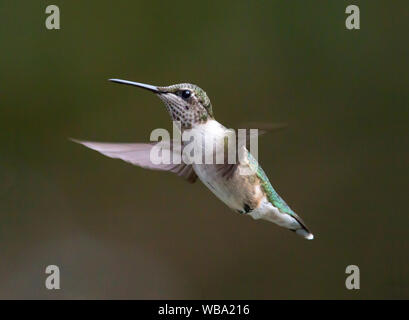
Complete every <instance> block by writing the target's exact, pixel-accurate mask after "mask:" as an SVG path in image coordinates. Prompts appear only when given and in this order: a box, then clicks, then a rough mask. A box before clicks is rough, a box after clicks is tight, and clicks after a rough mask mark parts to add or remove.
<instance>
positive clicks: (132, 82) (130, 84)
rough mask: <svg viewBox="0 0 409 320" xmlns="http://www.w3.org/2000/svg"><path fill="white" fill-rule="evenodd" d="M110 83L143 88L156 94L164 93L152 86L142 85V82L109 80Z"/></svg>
mask: <svg viewBox="0 0 409 320" xmlns="http://www.w3.org/2000/svg"><path fill="white" fill-rule="evenodd" d="M109 81H112V82H116V83H122V84H127V85H129V86H135V87H139V88H143V89H146V90H149V91H152V92H154V93H163V92H162V91H160V90H159V89H158V87H155V86H152V85H150V84H144V83H140V82H134V81H128V80H121V79H109Z"/></svg>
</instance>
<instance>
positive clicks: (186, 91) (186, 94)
mask: <svg viewBox="0 0 409 320" xmlns="http://www.w3.org/2000/svg"><path fill="white" fill-rule="evenodd" d="M181 95H182V98H183V99H187V98H189V97H190V96H191V95H192V93H191V92H190V90H183V91H182V93H181Z"/></svg>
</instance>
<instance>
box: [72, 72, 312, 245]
mask: <svg viewBox="0 0 409 320" xmlns="http://www.w3.org/2000/svg"><path fill="white" fill-rule="evenodd" d="M109 81H112V82H115V83H120V84H125V85H130V86H135V87H138V88H142V89H145V90H148V91H151V92H152V93H154V94H155V95H156V96H158V97H159V99H160V100H162V102H163V103H164V105H165V107H166V109H167V111H168V112H169V114H170V117H171V119H172V120H173V121H175V122H177V123H178V124H179V129H180V132H188V133H192V134H194V135H196V136H201V137H206V139H210V140H212V141H216V142H220V141H221V140H223V139H225V136H226V134H227V132H228V131H229V129H228V128H227V127H225V126H224V125H222V124H221V123H219V122H218V121H217V120H216V119H215V117H214V114H213V108H212V104H211V102H210V99H209V97H208V96H207V94H206V92H205V91H204V90H202V89H201V88H199V87H198V86H197V85H194V84H190V83H180V84H174V85H170V86H164V87H161V86H154V85H149V84H144V83H139V82H133V81H128V80H121V79H109ZM72 140H73V141H74V142H77V143H80V144H82V145H84V146H85V147H88V148H90V149H93V150H95V151H98V152H100V153H101V154H103V155H105V156H108V157H110V158H117V159H122V160H124V161H126V162H128V163H131V164H133V165H137V166H139V167H142V168H146V169H151V170H160V171H168V172H173V173H175V174H177V175H178V176H180V177H182V178H184V179H185V180H186V181H188V182H190V183H194V182H196V181H197V179H198V178H199V180H200V181H201V182H202V183H203V184H204V185H205V186H206V187H207V188H208V189H210V191H211V192H212V193H213V194H214V195H216V197H217V198H219V199H220V200H221V201H222V202H224V203H225V204H226V205H227V206H228V207H229V208H231V209H233V210H234V211H236V212H238V213H240V214H244V215H248V216H250V217H252V218H253V219H263V220H267V221H269V222H273V223H275V224H277V225H278V226H281V227H284V228H287V229H289V230H291V231H293V232H295V233H296V234H298V235H300V236H301V237H303V238H305V239H308V240H312V239H314V236H313V234H312V233H311V231H310V230H309V228H308V227H307V225H306V224H305V223H304V221H303V220H302V219H301V218H300V217H299V216H298V215H297V214H296V213H295V212H294V211H293V210H292V209H291V208H290V207H289V206H288V205H287V203H286V202H285V201H284V200H283V199H282V198H281V197H280V196H279V195H278V193H277V192H276V191H275V190H274V188H273V187H272V185H271V183H270V181H269V179H268V177H267V175H266V174H265V172H264V171H263V169H262V168H261V167H260V166H259V164H258V161H257V160H256V159H255V157H254V156H253V155H252V154H251V153H250V152H249V151H248V150H247V148H246V145H244V146H242V149H243V150H244V155H245V157H244V158H245V159H244V161H241V162H237V163H234V164H228V163H226V164H225V163H222V164H207V163H194V162H193V163H190V164H189V163H184V162H182V163H180V164H162V163H160V164H155V163H153V162H152V161H151V159H150V154H151V150H152V148H153V147H154V145H155V144H154V143H105V142H93V141H82V140H75V139H72ZM224 142H225V141H223V142H222V143H224ZM183 145H184V142H182V148H183ZM243 150H242V151H243ZM248 167H252V168H256V169H255V170H253V171H252V172H251V173H250V174H245V175H243V174H241V173H240V170H238V169H246V168H248Z"/></svg>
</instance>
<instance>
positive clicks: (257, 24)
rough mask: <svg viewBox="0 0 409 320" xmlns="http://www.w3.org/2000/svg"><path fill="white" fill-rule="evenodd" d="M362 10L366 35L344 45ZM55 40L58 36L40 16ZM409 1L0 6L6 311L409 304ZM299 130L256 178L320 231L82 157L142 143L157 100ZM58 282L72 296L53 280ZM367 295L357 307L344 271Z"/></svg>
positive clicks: (165, 178)
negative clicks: (194, 99) (27, 305)
mask: <svg viewBox="0 0 409 320" xmlns="http://www.w3.org/2000/svg"><path fill="white" fill-rule="evenodd" d="M352 3H353V4H358V5H359V6H360V9H361V29H360V30H359V31H348V30H347V29H346V28H345V19H346V16H347V15H346V14H345V8H346V6H347V5H348V4H352ZM50 4H56V5H58V6H59V8H60V10H61V30H58V31H50V30H47V29H46V28H45V25H44V22H45V18H46V14H45V8H46V6H47V5H50ZM408 12H409V5H408V2H407V1H402V2H398V1H386V0H385V1H200V2H199V1H160V2H159V1H158V2H156V1H120V0H117V1H54V0H53V1H10V0H9V1H4V0H1V1H0V39H1V44H2V45H1V53H0V108H1V109H0V112H1V113H0V126H1V127H0V130H1V131H0V132H1V133H0V143H1V149H0V150H1V151H0V297H1V298H204V299H208V298H232V299H247V298H250V299H275V298H280V299H282V298H290V299H305V298H306V299H323V298H342V299H364V298H409V272H408V262H409V259H408V254H409V241H408V230H409V223H408V222H409V220H408V212H407V199H408V184H407V182H408V167H407V164H408V130H407V126H408V122H409V120H408V119H409V112H408V100H409V99H408V53H409V50H408V27H409V19H408V17H409V15H408ZM111 77H118V78H123V79H129V80H135V81H141V82H146V83H152V84H157V85H169V84H173V83H179V82H192V83H195V84H198V85H199V86H200V87H202V88H203V89H204V90H206V92H207V93H208V95H209V97H210V99H211V101H212V103H213V108H214V112H215V116H216V119H217V120H219V121H220V122H222V123H223V124H225V125H228V126H236V125H238V124H240V123H242V122H245V121H270V122H286V123H288V124H289V128H288V129H286V130H284V131H281V132H279V133H277V134H271V135H268V136H265V137H263V139H261V140H260V143H259V160H260V163H261V165H262V166H263V168H264V170H265V171H266V173H267V174H268V176H269V177H270V180H271V182H272V184H273V186H275V188H276V189H277V191H278V192H279V193H280V194H281V195H282V196H283V198H284V199H285V200H286V201H287V202H288V203H289V205H290V206H291V207H292V208H293V209H294V210H295V211H296V212H298V213H299V214H300V215H301V216H302V217H303V218H304V220H305V221H306V222H307V224H308V225H309V226H310V227H311V229H312V231H313V232H314V234H315V236H316V239H315V240H314V241H305V240H303V239H302V238H300V237H297V236H296V235H294V234H293V233H291V232H289V231H287V230H285V229H281V228H278V227H277V226H275V225H274V224H271V223H268V222H263V221H253V220H252V219H251V218H248V217H244V216H240V215H238V214H236V213H234V212H232V211H230V210H229V209H228V208H227V207H226V206H225V205H224V204H223V203H221V202H220V201H219V200H218V199H216V198H215V197H214V196H213V195H212V194H211V193H210V191H208V190H207V189H206V188H205V187H204V186H203V185H202V184H201V183H196V184H194V185H189V184H187V183H186V182H184V181H183V180H182V179H180V178H178V177H176V176H174V175H171V174H167V173H161V172H153V171H145V170H143V169H140V168H137V167H132V166H131V165H129V164H126V163H124V162H121V161H119V160H112V159H109V158H105V157H102V156H101V155H100V154H98V153H96V152H93V151H91V150H87V149H85V148H83V147H81V146H79V145H76V144H74V143H72V142H70V141H68V137H76V138H82V139H89V140H100V141H147V140H149V135H150V132H151V131H152V130H153V129H155V128H158V127H164V128H171V123H170V121H169V116H168V114H167V113H166V111H165V109H164V107H163V106H162V104H161V102H160V101H159V100H158V99H157V98H156V97H155V96H153V95H151V94H149V93H148V92H144V91H142V90H138V89H136V88H131V87H126V86H119V85H115V84H112V83H109V82H108V81H106V80H107V79H108V78H111ZM49 264H56V265H58V266H59V267H60V270H61V287H62V289H61V290H59V291H48V290H46V289H45V287H44V281H45V278H46V275H45V267H46V266H47V265H49ZM350 264H355V265H358V266H359V267H360V270H361V289H360V290H358V291H348V290H347V289H346V288H345V278H346V275H345V268H346V266H347V265H350Z"/></svg>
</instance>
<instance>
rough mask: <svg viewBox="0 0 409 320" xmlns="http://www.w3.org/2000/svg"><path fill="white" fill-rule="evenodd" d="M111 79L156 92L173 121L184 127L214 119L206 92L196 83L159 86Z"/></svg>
mask: <svg viewBox="0 0 409 320" xmlns="http://www.w3.org/2000/svg"><path fill="white" fill-rule="evenodd" d="M110 81H113V82H117V83H123V84H128V85H133V86H137V87H139V88H143V89H147V90H149V91H152V92H153V93H155V94H156V95H157V96H158V97H159V98H160V99H161V100H162V101H163V102H164V104H165V106H166V109H167V110H168V112H169V114H170V116H171V118H172V120H173V121H180V123H181V126H182V129H190V128H192V126H194V125H195V124H199V123H204V122H206V121H207V120H208V119H213V110H212V104H211V103H210V99H209V98H208V96H207V94H206V92H204V91H203V90H202V89H201V88H199V87H198V86H196V85H194V84H190V83H180V84H174V85H171V86H168V87H157V86H152V85H148V84H143V83H139V82H132V81H127V80H119V79H110Z"/></svg>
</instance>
